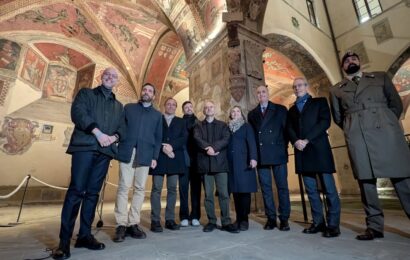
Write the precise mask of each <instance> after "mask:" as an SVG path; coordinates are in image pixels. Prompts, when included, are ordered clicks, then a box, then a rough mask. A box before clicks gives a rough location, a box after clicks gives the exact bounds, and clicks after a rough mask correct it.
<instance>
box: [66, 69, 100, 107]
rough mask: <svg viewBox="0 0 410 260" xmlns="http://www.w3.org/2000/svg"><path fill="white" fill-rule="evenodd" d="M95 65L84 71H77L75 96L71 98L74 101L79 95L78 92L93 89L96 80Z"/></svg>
mask: <svg viewBox="0 0 410 260" xmlns="http://www.w3.org/2000/svg"><path fill="white" fill-rule="evenodd" d="M94 71H95V64H92V65H91V66H88V67H86V68H84V69H82V70H79V71H77V79H76V83H75V89H74V91H73V96H72V97H71V99H72V100H74V97H75V96H76V95H77V93H78V91H80V89H82V88H91V87H92V85H93V79H94Z"/></svg>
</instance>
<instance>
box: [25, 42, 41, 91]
mask: <svg viewBox="0 0 410 260" xmlns="http://www.w3.org/2000/svg"><path fill="white" fill-rule="evenodd" d="M45 69H46V62H45V60H43V59H42V58H41V57H40V56H39V55H38V54H37V53H35V52H34V51H33V50H32V49H28V50H27V53H26V58H25V59H24V64H23V68H22V70H21V73H20V76H21V78H22V79H23V80H24V81H26V82H28V83H29V84H30V85H31V86H32V87H34V88H35V89H37V90H41V85H40V84H41V81H42V79H43V76H44V72H45Z"/></svg>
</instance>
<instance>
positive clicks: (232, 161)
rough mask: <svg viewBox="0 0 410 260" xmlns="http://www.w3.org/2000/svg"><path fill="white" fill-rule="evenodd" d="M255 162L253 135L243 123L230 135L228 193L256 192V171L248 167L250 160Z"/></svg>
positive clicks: (249, 127)
mask: <svg viewBox="0 0 410 260" xmlns="http://www.w3.org/2000/svg"><path fill="white" fill-rule="evenodd" d="M251 159H253V160H257V159H258V156H257V152H256V143H255V134H254V133H253V129H252V127H251V126H250V125H249V124H247V123H245V124H244V125H242V126H241V127H240V128H239V129H238V130H237V131H236V132H235V133H232V135H231V139H230V141H229V144H228V162H229V175H228V183H229V191H230V192H244V193H245V192H246V193H249V192H256V191H257V190H258V188H257V185H256V171H255V169H252V168H251V167H250V166H249V162H250V160H251Z"/></svg>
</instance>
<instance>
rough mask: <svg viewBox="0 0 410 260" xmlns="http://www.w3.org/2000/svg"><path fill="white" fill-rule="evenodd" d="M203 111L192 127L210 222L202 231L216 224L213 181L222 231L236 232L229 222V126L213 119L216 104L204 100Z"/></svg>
mask: <svg viewBox="0 0 410 260" xmlns="http://www.w3.org/2000/svg"><path fill="white" fill-rule="evenodd" d="M203 111H204V115H205V119H204V120H203V121H202V122H200V123H198V124H196V125H195V127H194V138H195V141H196V143H197V145H198V172H199V173H201V174H203V175H204V186H205V203H204V204H205V210H206V214H207V216H208V221H209V222H208V224H207V225H206V226H205V227H204V229H203V231H204V232H211V231H213V230H214V229H215V228H216V227H217V226H216V220H217V219H216V215H215V205H214V187H215V184H216V189H217V192H218V194H219V195H218V199H219V207H220V208H221V223H222V229H221V230H225V231H228V232H231V233H238V232H239V231H238V229H237V228H236V227H235V226H234V225H232V224H231V218H230V217H229V194H228V170H229V167H228V160H227V155H226V148H227V146H228V143H229V137H230V133H229V128H228V126H227V125H226V124H225V123H224V122H222V121H219V120H217V119H215V104H214V103H213V102H212V101H206V102H205V103H204V110H203Z"/></svg>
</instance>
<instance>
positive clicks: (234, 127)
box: [228, 117, 245, 133]
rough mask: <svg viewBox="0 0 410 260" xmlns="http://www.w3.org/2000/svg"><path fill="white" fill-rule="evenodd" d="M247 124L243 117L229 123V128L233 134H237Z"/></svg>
mask: <svg viewBox="0 0 410 260" xmlns="http://www.w3.org/2000/svg"><path fill="white" fill-rule="evenodd" d="M243 124H245V120H243V118H242V117H240V118H238V119H232V120H230V121H229V123H228V126H229V129H230V130H231V132H232V133H235V132H236V131H237V130H238V129H239V128H241V126H242V125H243Z"/></svg>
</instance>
